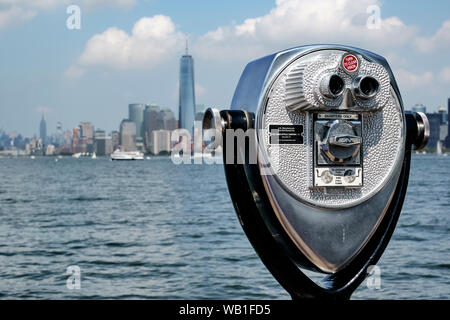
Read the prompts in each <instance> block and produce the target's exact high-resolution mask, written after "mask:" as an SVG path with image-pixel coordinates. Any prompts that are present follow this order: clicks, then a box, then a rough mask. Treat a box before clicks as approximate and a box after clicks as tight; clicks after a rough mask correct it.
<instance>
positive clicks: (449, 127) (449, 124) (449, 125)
mask: <svg viewBox="0 0 450 320" xmlns="http://www.w3.org/2000/svg"><path fill="white" fill-rule="evenodd" d="M447 103H448V105H447V108H448V109H447V116H448V117H449V118H450V98H448V101H447ZM447 131H448V133H447V138H445V147H446V148H450V119H447Z"/></svg>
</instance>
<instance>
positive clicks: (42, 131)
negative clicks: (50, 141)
mask: <svg viewBox="0 0 450 320" xmlns="http://www.w3.org/2000/svg"><path fill="white" fill-rule="evenodd" d="M39 138H41V140H42V143H44V144H45V143H46V142H47V122H46V121H45V119H44V114H42V119H41V123H40V124H39Z"/></svg>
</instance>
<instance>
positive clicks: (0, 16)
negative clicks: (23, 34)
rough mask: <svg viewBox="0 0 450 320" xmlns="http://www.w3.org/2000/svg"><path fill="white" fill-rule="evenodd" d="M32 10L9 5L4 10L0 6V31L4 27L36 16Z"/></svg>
mask: <svg viewBox="0 0 450 320" xmlns="http://www.w3.org/2000/svg"><path fill="white" fill-rule="evenodd" d="M36 14H37V12H36V11H34V10H26V9H22V8H20V7H10V8H8V9H5V10H1V8H0V31H1V30H3V29H5V28H6V27H9V26H12V25H17V24H21V23H24V22H26V21H28V20H30V19H33V18H34V17H35V16H36Z"/></svg>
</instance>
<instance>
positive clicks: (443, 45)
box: [414, 20, 450, 53]
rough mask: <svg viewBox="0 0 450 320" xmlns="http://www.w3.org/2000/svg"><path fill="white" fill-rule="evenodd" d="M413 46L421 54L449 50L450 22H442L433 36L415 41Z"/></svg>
mask: <svg viewBox="0 0 450 320" xmlns="http://www.w3.org/2000/svg"><path fill="white" fill-rule="evenodd" d="M414 45H415V47H416V49H417V50H418V51H419V52H422V53H430V52H433V51H435V50H438V49H447V50H448V49H450V20H447V21H444V23H443V24H442V26H441V27H440V28H439V29H438V30H437V31H436V33H435V34H434V35H433V36H431V37H418V38H417V39H415V40H414Z"/></svg>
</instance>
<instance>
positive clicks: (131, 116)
mask: <svg viewBox="0 0 450 320" xmlns="http://www.w3.org/2000/svg"><path fill="white" fill-rule="evenodd" d="M128 120H131V121H133V122H134V124H135V125H136V138H142V137H143V136H144V134H143V133H144V131H143V130H144V105H143V104H141V103H132V104H129V105H128Z"/></svg>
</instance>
